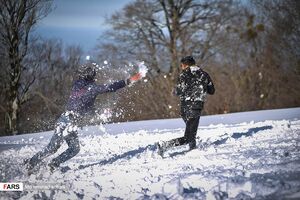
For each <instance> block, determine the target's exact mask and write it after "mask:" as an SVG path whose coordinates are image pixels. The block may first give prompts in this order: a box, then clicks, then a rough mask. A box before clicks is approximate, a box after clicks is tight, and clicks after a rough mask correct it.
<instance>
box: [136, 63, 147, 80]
mask: <svg viewBox="0 0 300 200" xmlns="http://www.w3.org/2000/svg"><path fill="white" fill-rule="evenodd" d="M138 69H139V73H141V75H142V77H145V76H146V74H147V72H148V67H147V66H146V65H145V62H144V61H142V62H139V63H138Z"/></svg>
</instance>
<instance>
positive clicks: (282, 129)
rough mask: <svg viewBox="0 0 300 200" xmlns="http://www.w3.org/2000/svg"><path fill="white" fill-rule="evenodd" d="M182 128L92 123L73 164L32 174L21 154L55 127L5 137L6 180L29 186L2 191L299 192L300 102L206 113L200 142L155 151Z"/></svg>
mask: <svg viewBox="0 0 300 200" xmlns="http://www.w3.org/2000/svg"><path fill="white" fill-rule="evenodd" d="M183 132H184V124H183V122H182V121H181V119H171V120H152V121H141V122H130V123H121V124H109V125H104V126H94V127H86V128H84V129H83V130H81V131H80V142H81V151H80V153H79V154H78V155H77V156H76V157H74V158H73V159H71V160H70V161H68V162H66V163H65V164H64V165H63V166H68V167H70V168H71V169H70V170H68V171H66V172H64V173H63V172H61V171H59V170H58V171H55V172H54V173H53V174H50V173H49V172H48V170H47V168H46V167H45V166H46V163H45V164H44V165H42V167H41V169H40V171H38V172H36V173H34V174H32V175H30V176H28V175H26V174H25V170H24V167H23V166H22V162H23V160H24V159H25V158H29V157H31V156H32V155H33V154H34V153H36V152H37V151H39V150H41V149H42V148H43V147H44V146H45V145H46V144H47V143H48V142H49V138H50V137H51V135H52V132H44V133H36V134H27V135H20V136H14V137H1V138H0V152H1V155H0V170H1V171H0V182H23V183H24V187H25V189H24V191H23V192H0V199H12V198H16V199H19V198H20V199H93V198H94V199H300V148H299V142H300V136H299V135H300V108H293V109H281V110H269V111H257V112H245V113H235V114H227V115H215V116H207V117H202V118H201V122H200V126H199V129H198V139H197V142H198V144H197V145H198V149H195V150H192V151H187V149H188V148H187V147H186V146H184V147H180V148H173V149H171V150H170V151H168V152H167V153H166V155H165V156H164V158H162V157H160V156H159V155H158V154H157V149H156V148H155V145H154V143H155V142H157V141H161V140H169V139H171V138H175V137H180V136H182V135H183ZM65 148H66V146H64V147H63V148H62V149H61V150H60V151H59V152H58V153H57V154H59V153H60V152H62V150H63V149H65ZM57 154H56V155H57ZM51 158H53V156H52V157H49V158H47V159H46V162H47V161H49V160H50V159H51Z"/></svg>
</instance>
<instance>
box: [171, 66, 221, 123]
mask: <svg viewBox="0 0 300 200" xmlns="http://www.w3.org/2000/svg"><path fill="white" fill-rule="evenodd" d="M214 93H215V87H214V84H213V82H212V80H211V78H210V76H209V75H208V73H207V72H205V71H203V70H202V69H200V67H197V66H191V67H188V68H187V69H185V70H183V71H182V72H181V73H180V75H179V77H178V81H177V86H176V88H175V94H176V95H178V96H179V97H180V101H181V115H182V116H183V117H185V118H191V117H197V116H200V114H201V110H202V109H203V104H204V102H205V99H206V95H207V94H211V95H212V94H214Z"/></svg>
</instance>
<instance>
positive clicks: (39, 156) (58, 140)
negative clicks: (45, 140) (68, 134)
mask: <svg viewBox="0 0 300 200" xmlns="http://www.w3.org/2000/svg"><path fill="white" fill-rule="evenodd" d="M62 143H63V137H62V134H60V133H56V132H55V133H54V135H53V136H52V138H51V140H50V142H49V144H48V145H47V146H46V147H45V148H44V149H43V150H41V151H39V152H38V153H36V154H35V155H34V156H33V157H32V158H31V159H30V160H29V165H30V167H31V168H33V167H34V166H36V165H37V164H38V163H39V162H41V161H42V160H43V159H44V158H46V157H48V156H50V155H52V154H54V153H55V152H57V150H58V149H59V147H60V146H61V144H62Z"/></svg>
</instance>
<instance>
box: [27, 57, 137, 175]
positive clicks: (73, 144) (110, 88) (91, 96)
mask: <svg viewBox="0 0 300 200" xmlns="http://www.w3.org/2000/svg"><path fill="white" fill-rule="evenodd" d="M78 75H79V76H78V79H77V80H75V81H74V82H73V86H72V89H71V94H70V97H69V99H68V102H67V105H66V111H65V112H64V113H62V114H61V116H60V117H59V119H58V120H57V122H56V128H55V130H54V134H53V136H52V138H51V140H50V142H49V144H48V145H47V146H46V147H45V148H44V149H43V150H41V151H39V152H38V153H36V154H35V155H34V156H33V157H32V158H31V159H28V160H26V161H25V164H26V168H27V170H28V172H29V174H30V172H32V170H33V169H34V167H35V166H37V165H38V164H39V163H40V162H41V161H42V160H43V159H44V158H46V157H48V156H50V155H52V154H54V153H56V152H57V150H58V149H59V148H60V147H61V145H62V144H63V142H64V141H66V143H67V144H68V148H67V149H66V150H65V151H64V152H63V153H61V154H60V155H59V156H57V157H56V158H53V159H52V160H51V162H50V163H49V164H48V166H49V168H50V170H51V171H53V170H54V169H55V168H57V167H59V165H60V164H61V163H63V162H66V161H67V160H69V159H71V158H73V157H74V156H75V155H77V154H78V153H79V151H80V145H79V139H78V131H77V125H76V124H77V122H78V121H79V119H80V118H82V117H83V116H84V115H85V114H87V113H88V112H90V111H91V110H93V107H94V103H95V100H96V97H97V95H99V94H103V93H108V92H115V91H117V90H118V89H121V88H123V87H125V86H127V85H132V84H133V83H135V82H137V81H139V80H140V79H141V78H142V77H143V76H142V74H141V73H137V74H135V75H133V76H131V77H130V78H128V79H127V80H120V81H116V82H114V83H112V84H104V85H98V84H96V83H95V76H96V63H92V62H91V61H88V62H87V63H86V64H84V65H82V66H80V67H79V69H78Z"/></svg>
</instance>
